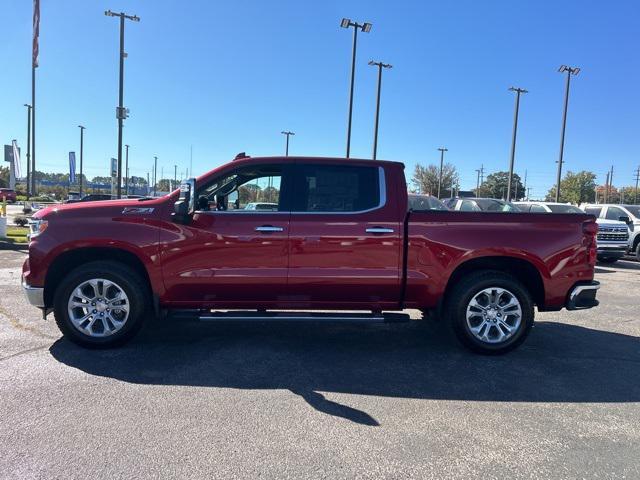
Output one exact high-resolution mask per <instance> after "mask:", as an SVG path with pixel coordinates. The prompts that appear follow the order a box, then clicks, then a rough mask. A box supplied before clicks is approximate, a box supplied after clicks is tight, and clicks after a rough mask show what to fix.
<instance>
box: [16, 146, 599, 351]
mask: <svg viewBox="0 0 640 480" xmlns="http://www.w3.org/2000/svg"><path fill="white" fill-rule="evenodd" d="M256 202H260V203H263V204H267V205H271V208H268V209H251V208H248V209H247V208H245V206H247V205H249V204H255V203H256ZM31 230H32V232H31V242H30V244H29V257H28V259H27V260H26V261H25V263H24V267H23V286H24V289H25V291H26V294H27V297H28V299H29V301H30V302H31V303H32V304H33V305H35V306H37V307H39V308H41V309H42V310H43V312H44V315H45V316H46V315H47V313H49V312H51V311H53V313H54V315H55V319H56V322H57V324H58V326H59V327H60V329H61V331H62V332H63V333H64V334H65V335H66V336H67V337H68V338H69V339H70V340H72V341H74V342H76V343H78V344H81V345H83V346H87V347H105V346H113V345H116V344H121V343H123V342H124V341H126V340H128V339H130V338H131V337H132V336H133V335H134V334H135V333H136V332H137V331H138V330H139V329H140V327H141V326H142V324H143V321H144V320H145V319H148V318H149V317H153V316H154V314H159V313H161V312H164V311H167V310H183V311H184V310H190V311H192V312H198V314H199V315H200V316H201V317H202V318H206V319H212V318H227V319H228V318H235V319H238V318H240V319H246V318H255V317H259V318H283V317H288V318H291V317H295V318H296V319H302V318H312V319H317V318H328V319H333V320H337V319H340V320H345V319H347V320H349V319H356V320H363V319H380V320H385V319H387V320H390V319H395V320H397V319H399V318H403V317H402V315H401V314H398V313H396V314H392V313H383V311H386V312H389V311H400V310H403V309H406V308H414V309H421V310H423V311H425V312H428V311H435V312H437V313H438V314H439V316H440V317H442V318H446V319H447V321H448V322H450V323H451V325H452V327H453V329H454V330H455V332H456V334H457V336H458V338H459V339H460V340H461V341H462V343H463V344H464V345H466V346H467V347H469V348H471V349H472V350H475V351H477V352H480V353H502V352H506V351H508V350H510V349H512V348H514V347H516V346H517V345H519V344H520V343H521V342H522V341H523V340H524V339H525V337H526V336H527V334H528V333H529V330H530V329H531V326H532V324H533V319H534V307H537V308H538V310H541V311H542V310H544V311H548V310H560V309H561V308H563V307H566V308H567V309H570V310H574V309H582V308H590V307H593V306H595V305H597V304H598V301H597V300H596V298H595V297H596V291H597V289H598V287H599V284H598V282H595V281H594V280H593V276H594V265H595V260H596V233H597V225H596V223H595V218H594V217H593V216H591V215H587V214H585V215H580V214H577V215H576V214H567V215H543V214H540V215H537V214H530V213H489V212H486V213H485V212H451V211H441V210H425V211H415V210H411V209H410V208H408V202H407V186H406V183H405V176H404V166H403V164H402V163H397V162H386V161H372V160H354V159H331V158H302V157H298V158H295V157H270V158H249V157H245V158H238V159H236V160H234V161H232V162H230V163H228V164H226V165H223V166H221V167H219V168H217V169H215V170H213V171H211V172H209V173H207V174H205V175H203V176H201V177H199V178H198V179H191V180H189V181H187V182H185V183H184V184H183V185H182V186H181V188H180V189H179V190H177V191H175V192H173V193H171V194H169V195H167V196H165V197H162V198H143V199H137V200H113V201H106V202H95V203H94V202H89V203H76V204H69V205H62V206H56V207H52V208H48V209H46V210H42V211H39V212H37V213H36V214H35V215H34V218H33V220H32V224H31ZM215 309H222V310H227V311H226V312H224V313H221V312H217V311H215ZM229 310H241V311H229ZM281 310H305V311H308V312H309V313H304V314H303V313H300V312H281ZM319 310H324V311H327V310H332V311H346V310H348V311H358V312H363V311H364V312H367V313H366V314H363V313H341V314H337V313H331V314H324V315H323V314H321V313H317V311H319ZM314 311H315V313H314Z"/></svg>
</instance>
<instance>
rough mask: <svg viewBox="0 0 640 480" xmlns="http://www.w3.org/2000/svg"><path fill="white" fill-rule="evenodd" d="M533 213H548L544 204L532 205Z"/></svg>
mask: <svg viewBox="0 0 640 480" xmlns="http://www.w3.org/2000/svg"><path fill="white" fill-rule="evenodd" d="M530 212H531V213H547V211H546V210H545V208H544V207H543V206H542V205H531V210H530Z"/></svg>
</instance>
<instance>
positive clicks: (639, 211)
mask: <svg viewBox="0 0 640 480" xmlns="http://www.w3.org/2000/svg"><path fill="white" fill-rule="evenodd" d="M623 206H624V208H626V209H627V210H629V211H630V212H631V214H632V215H633V216H634V217H636V218H638V219H640V205H623Z"/></svg>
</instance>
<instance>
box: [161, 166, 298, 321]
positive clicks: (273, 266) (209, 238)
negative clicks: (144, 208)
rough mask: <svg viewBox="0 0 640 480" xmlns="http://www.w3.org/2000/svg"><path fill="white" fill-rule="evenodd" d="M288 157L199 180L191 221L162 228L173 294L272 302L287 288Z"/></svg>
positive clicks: (219, 301)
mask: <svg viewBox="0 0 640 480" xmlns="http://www.w3.org/2000/svg"><path fill="white" fill-rule="evenodd" d="M286 169H287V168H286V165H285V164H279V165H272V164H264V163H258V164H255V165H250V166H244V167H240V168H238V169H229V170H226V171H225V172H224V173H222V174H220V175H219V176H218V177H217V178H214V179H212V180H211V181H209V182H207V184H205V185H202V186H197V187H196V190H197V196H196V198H197V202H198V206H197V211H196V213H195V215H194V217H193V221H192V222H191V223H190V224H189V225H186V226H185V225H176V226H175V229H174V230H175V232H167V231H163V237H165V238H163V239H161V248H162V268H163V276H164V279H165V287H166V289H167V296H166V298H167V300H168V301H169V302H171V303H176V304H182V305H184V306H187V305H188V304H193V305H203V304H204V305H206V306H208V307H211V308H214V307H219V308H260V307H265V308H266V307H272V306H273V305H274V304H276V303H277V302H279V301H280V300H281V299H282V298H283V297H284V296H285V294H286V285H287V267H288V235H289V216H290V213H289V211H288V210H289V209H288V207H287V206H286V205H285V203H286V202H285V197H286V195H285V194H284V191H285V190H284V189H283V187H284V185H285V184H286V183H287V182H288V179H287V178H285V177H286V175H285V174H284V171H285V170H286Z"/></svg>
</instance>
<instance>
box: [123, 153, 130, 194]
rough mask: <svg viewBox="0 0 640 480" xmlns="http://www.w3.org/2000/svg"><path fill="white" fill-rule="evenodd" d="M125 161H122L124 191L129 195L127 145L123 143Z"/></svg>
mask: <svg viewBox="0 0 640 480" xmlns="http://www.w3.org/2000/svg"><path fill="white" fill-rule="evenodd" d="M124 148H125V152H126V153H125V157H124V158H125V161H124V191H125V193H126V195H127V196H128V195H129V181H130V179H129V145H125V146H124Z"/></svg>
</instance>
